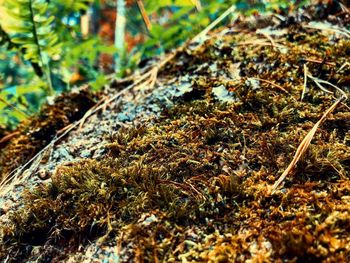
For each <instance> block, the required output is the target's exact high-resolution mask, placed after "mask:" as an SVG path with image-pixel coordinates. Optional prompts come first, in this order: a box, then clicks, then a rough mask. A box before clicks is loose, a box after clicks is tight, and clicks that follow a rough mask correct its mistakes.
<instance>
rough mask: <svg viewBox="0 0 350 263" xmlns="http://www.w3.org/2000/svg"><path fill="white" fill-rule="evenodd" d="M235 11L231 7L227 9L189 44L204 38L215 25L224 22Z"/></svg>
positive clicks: (234, 7) (233, 7) (233, 6)
mask: <svg viewBox="0 0 350 263" xmlns="http://www.w3.org/2000/svg"><path fill="white" fill-rule="evenodd" d="M235 10H236V6H235V5H232V6H231V7H230V8H229V9H227V10H226V11H225V12H224V13H223V14H222V15H221V16H219V17H218V18H217V19H216V20H214V21H213V22H212V23H211V24H210V25H208V26H207V27H206V28H205V29H204V30H203V31H202V32H200V33H199V34H198V35H196V36H195V37H194V38H192V40H191V41H190V43H193V42H198V41H200V40H201V39H203V38H204V37H205V35H206V34H208V33H209V31H210V30H212V29H213V28H214V27H215V26H216V25H217V24H219V23H220V22H221V21H222V20H224V19H225V18H226V17H227V16H228V15H229V14H231V13H233V12H234V11H235Z"/></svg>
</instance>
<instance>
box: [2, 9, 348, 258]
mask: <svg viewBox="0 0 350 263" xmlns="http://www.w3.org/2000/svg"><path fill="white" fill-rule="evenodd" d="M349 26H350V13H349V10H348V9H347V8H346V7H345V6H342V5H338V4H336V3H332V4H329V5H323V4H319V5H313V6H310V7H307V8H303V9H300V10H296V11H294V12H293V13H290V14H282V13H281V14H271V15H268V16H261V17H258V16H257V17H251V18H244V17H240V18H237V19H235V21H234V23H233V24H231V25H229V26H226V27H220V28H218V29H216V30H213V31H212V32H210V33H209V34H206V35H200V37H198V38H196V41H189V42H188V43H186V44H185V45H184V46H182V47H180V48H179V49H177V50H176V51H174V52H173V53H171V54H169V55H168V56H167V57H166V58H165V59H164V60H156V59H154V60H152V61H150V62H149V64H148V65H147V67H146V68H144V69H142V70H141V71H140V72H141V73H139V74H135V75H133V76H130V77H129V78H127V79H124V80H119V81H114V82H113V83H111V85H110V86H109V87H106V89H105V91H104V92H101V93H100V94H95V95H92V94H90V93H89V92H88V91H87V89H86V88H80V89H77V90H75V91H72V92H71V93H69V94H63V95H61V96H59V97H58V98H57V99H56V101H55V103H54V104H53V105H46V106H45V107H44V108H43V110H42V112H41V114H40V115H39V116H36V117H33V118H31V119H29V120H27V121H26V122H25V123H22V124H21V125H20V127H19V128H18V129H17V131H16V132H15V133H12V134H8V135H7V136H6V137H4V138H3V139H2V140H0V144H2V146H3V148H2V150H1V151H0V165H1V166H0V167H1V168H0V175H1V177H2V178H3V179H4V180H5V181H6V184H4V183H1V184H0V187H1V188H0V189H1V191H0V261H2V262H58V261H60V262H61V261H63V262H144V261H146V262H159V261H161V262H207V261H210V262H349V261H350V235H349V234H348V233H349V231H350V112H349V106H350V105H349V100H346V97H347V96H349V95H350V78H349V76H350V31H349ZM89 109H90V110H89ZM304 138H307V139H309V141H305V140H304V141H303V139H304ZM310 139H312V140H311V143H310ZM31 159H32V160H31ZM29 160H31V161H30V162H28V161H29ZM16 168H17V169H16ZM286 169H287V172H286V173H285V174H283V173H284V172H285V171H286ZM12 171H14V172H12ZM282 174H283V177H284V175H286V177H285V178H284V180H281V183H280V184H278V185H277V184H276V181H278V179H279V178H280V176H281V175H282ZM1 177H0V178H1ZM3 182H4V181H3ZM274 184H275V185H274Z"/></svg>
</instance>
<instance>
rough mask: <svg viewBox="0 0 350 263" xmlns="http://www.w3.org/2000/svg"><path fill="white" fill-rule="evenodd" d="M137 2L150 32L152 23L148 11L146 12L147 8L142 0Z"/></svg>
mask: <svg viewBox="0 0 350 263" xmlns="http://www.w3.org/2000/svg"><path fill="white" fill-rule="evenodd" d="M136 3H137V6H138V8H139V10H140V13H141V16H142V20H143V22H144V23H145V26H146V28H147V31H148V33H149V32H150V31H151V29H152V23H151V21H150V20H149V17H148V15H147V12H146V9H145V6H144V5H143V2H142V0H137V1H136Z"/></svg>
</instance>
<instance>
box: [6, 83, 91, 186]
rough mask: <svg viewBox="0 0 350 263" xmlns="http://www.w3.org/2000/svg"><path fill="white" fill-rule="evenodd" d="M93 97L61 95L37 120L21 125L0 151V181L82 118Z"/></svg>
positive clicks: (41, 112) (33, 118) (46, 106)
mask: <svg viewBox="0 0 350 263" xmlns="http://www.w3.org/2000/svg"><path fill="white" fill-rule="evenodd" d="M96 97H97V96H94V95H92V94H91V93H90V92H89V91H87V90H86V89H85V90H81V91H79V92H72V93H69V94H62V95H60V96H58V97H57V98H56V99H55V103H54V104H53V105H49V104H46V105H44V107H43V108H42V109H41V111H40V114H39V115H38V116H33V117H31V118H29V119H27V120H25V121H24V122H22V123H21V124H20V125H19V127H17V129H16V130H15V131H14V133H15V136H14V137H13V138H12V139H11V140H10V141H9V142H8V143H7V144H6V145H2V148H1V150H0V180H2V179H3V178H4V177H6V176H7V175H8V174H9V173H11V172H12V171H13V170H14V169H16V168H18V167H19V166H21V165H23V164H25V163H26V162H27V161H29V160H30V159H31V158H32V157H33V156H34V155H35V154H36V153H38V152H39V151H40V150H41V149H42V148H43V147H44V146H46V145H47V144H48V143H49V142H50V141H51V140H52V139H53V137H54V136H55V135H56V134H57V132H58V131H59V130H60V129H63V128H64V127H66V126H67V125H69V124H71V123H73V122H74V121H76V120H78V119H80V118H81V117H83V116H84V114H85V113H86V111H87V110H89V109H90V108H91V107H92V106H93V105H94V104H95V103H96ZM4 144H5V143H4Z"/></svg>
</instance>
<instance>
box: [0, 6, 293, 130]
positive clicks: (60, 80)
mask: <svg viewBox="0 0 350 263" xmlns="http://www.w3.org/2000/svg"><path fill="white" fill-rule="evenodd" d="M109 2H111V3H110V5H111V9H113V4H115V1H109ZM198 2H200V8H199V7H198V5H197V6H196V5H195V3H196V1H188V0H164V1H163V0H162V1H159V0H147V1H143V3H144V5H145V9H146V12H147V14H148V16H149V17H150V18H151V21H152V28H151V30H150V31H149V32H148V31H147V30H146V29H145V26H144V24H143V20H142V16H141V14H140V13H139V12H138V8H137V5H136V4H135V5H133V6H131V7H129V8H128V10H129V15H128V13H127V14H126V19H127V21H128V23H127V31H128V32H129V33H131V34H133V35H136V34H140V33H143V34H144V36H145V40H144V41H143V43H141V44H139V45H137V46H136V47H134V48H133V49H132V50H131V51H130V52H128V54H126V55H125V57H124V58H123V70H122V75H123V74H124V75H125V74H127V73H130V72H131V71H132V70H134V69H137V67H138V65H139V63H140V61H142V60H144V59H147V58H150V57H152V56H154V55H160V54H162V53H164V52H165V51H167V50H169V49H171V48H174V47H177V46H178V45H180V44H181V43H183V42H184V41H186V40H188V39H190V38H191V37H193V36H195V35H196V34H197V33H199V32H200V31H201V30H203V29H204V28H205V27H206V26H207V25H208V24H209V23H210V22H211V21H213V20H214V19H216V18H217V17H218V16H219V15H220V14H221V13H223V12H224V11H225V10H227V9H228V8H229V7H230V6H231V5H232V4H235V5H236V7H237V10H239V11H240V12H242V13H246V14H251V13H253V12H257V11H258V12H266V11H269V10H272V9H276V8H287V7H288V6H289V5H291V4H292V3H294V2H295V1H287V0H270V1H262V0H260V1H241V0H218V1H209V0H201V1H197V3H198ZM107 3H108V1H107ZM0 5H3V6H4V7H5V8H2V9H0V15H2V17H4V15H6V19H2V20H1V21H0V72H1V73H0V126H6V127H7V128H9V129H11V128H14V127H15V126H16V124H18V122H19V121H21V120H22V119H24V118H26V115H30V114H32V113H33V112H36V111H37V110H38V109H39V107H40V105H41V104H42V102H44V101H45V99H46V97H47V96H48V95H51V94H52V93H59V92H62V91H65V90H69V89H70V88H71V85H72V84H73V85H74V84H76V85H80V84H83V83H88V84H89V85H90V87H91V88H92V89H93V90H99V89H101V87H103V86H104V85H105V84H107V83H108V79H107V77H106V76H105V75H106V72H103V70H101V66H100V65H99V58H100V55H101V54H109V55H111V56H112V57H113V55H115V54H116V52H117V50H116V48H114V46H113V45H111V44H107V43H105V42H104V41H102V40H101V39H100V38H99V37H98V35H96V34H94V33H90V35H88V36H83V35H82V32H81V31H82V28H81V24H80V19H81V16H82V14H84V13H86V12H91V10H93V9H96V8H97V9H98V8H100V1H97V0H75V1H73V0H51V1H45V0H0ZM114 9H115V7H114ZM94 19H99V17H94ZM228 19H229V18H228ZM14 21H15V22H14ZM6 22H7V23H6ZM126 45H127V43H126ZM77 73H78V74H79V75H82V76H84V78H83V79H81V80H80V81H77V82H74V83H72V81H71V80H72V78H73V77H74V74H77Z"/></svg>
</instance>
